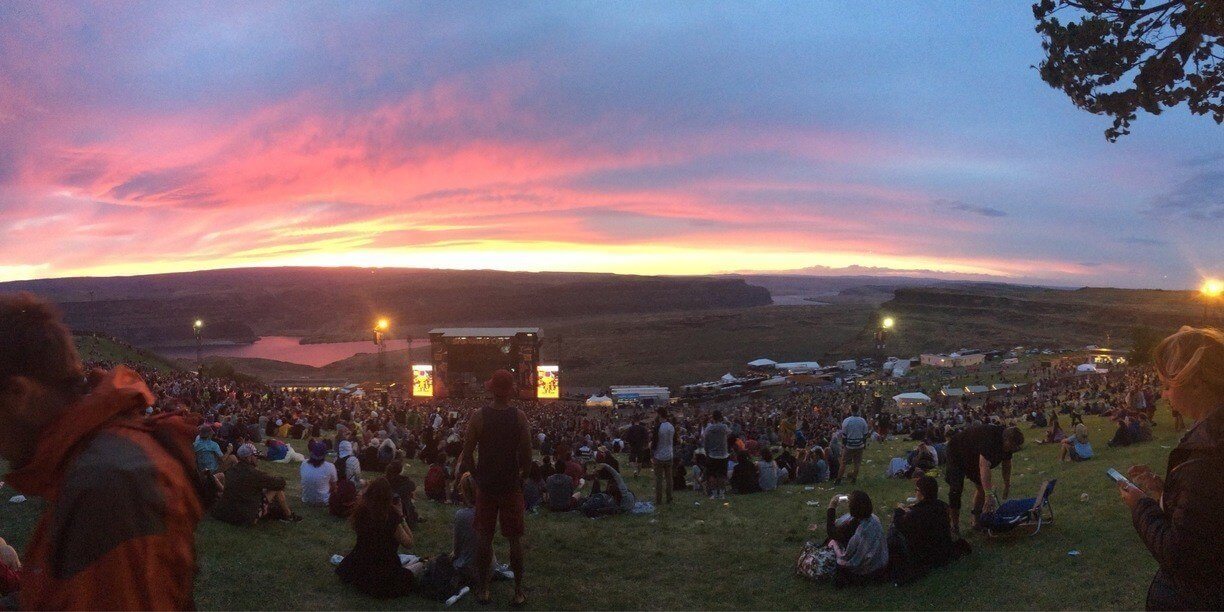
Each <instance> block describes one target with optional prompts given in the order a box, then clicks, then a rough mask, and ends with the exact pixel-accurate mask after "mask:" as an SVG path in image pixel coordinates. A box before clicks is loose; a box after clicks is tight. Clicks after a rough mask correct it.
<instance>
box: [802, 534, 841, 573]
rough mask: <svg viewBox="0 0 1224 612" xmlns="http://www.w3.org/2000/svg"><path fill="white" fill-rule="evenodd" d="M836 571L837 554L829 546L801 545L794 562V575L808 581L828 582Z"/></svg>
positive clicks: (811, 543)
mask: <svg viewBox="0 0 1224 612" xmlns="http://www.w3.org/2000/svg"><path fill="white" fill-rule="evenodd" d="M836 569H837V553H835V552H834V551H833V549H832V548H831V547H829V546H820V545H818V544H816V543H815V542H808V543H806V544H804V545H803V550H802V551H801V552H800V553H799V559H798V560H796V561H795V575H796V576H799V577H800V578H806V579H808V580H829V579H831V578H832V577H833V573H834V571H836Z"/></svg>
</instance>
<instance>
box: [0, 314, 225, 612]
mask: <svg viewBox="0 0 1224 612" xmlns="http://www.w3.org/2000/svg"><path fill="white" fill-rule="evenodd" d="M153 402H154V398H153V394H152V393H151V392H150V391H149V389H148V387H147V386H145V383H144V381H143V380H141V378H140V376H139V375H137V374H136V373H135V372H133V371H132V370H130V369H128V368H125V367H122V366H119V367H117V368H115V369H114V371H112V372H102V371H95V372H93V373H91V374H90V375H89V376H88V377H87V376H86V375H85V374H84V373H83V371H82V366H81V363H80V358H79V357H78V356H77V353H76V349H75V348H74V347H73V344H72V336H71V334H70V333H69V332H68V329H67V328H65V327H64V325H63V323H61V322H60V318H59V313H58V312H57V311H56V310H55V309H54V308H53V307H52V306H50V305H49V304H47V303H46V302H43V301H41V300H39V299H37V298H35V297H33V296H31V295H29V294H18V295H16V296H2V295H0V457H3V458H4V459H6V460H8V462H9V464H10V466H11V467H12V470H13V471H12V472H10V473H9V474H8V475H7V477H6V480H8V483H9V484H10V485H11V486H13V487H14V488H15V489H17V490H18V491H20V492H21V493H23V494H25V495H35V496H39V497H42V498H44V499H45V500H46V505H45V507H44V510H43V514H42V516H41V517H40V519H39V522H38V525H37V527H36V528H35V531H34V534H33V536H32V537H31V539H30V542H29V543H28V544H27V546H26V550H25V554H24V557H25V562H24V566H23V568H22V571H21V575H20V578H21V580H20V590H19V591H18V602H17V603H18V604H19V605H20V607H21V608H23V609H43V610H46V609H101V610H132V609H187V608H191V607H193V606H194V603H193V598H192V590H193V581H194V578H195V570H196V566H195V527H196V523H198V522H199V520H200V517H201V515H202V514H203V510H202V507H201V502H200V498H199V495H198V494H197V492H196V491H197V489H196V487H195V481H196V477H195V459H194V455H193V453H192V450H191V442H192V434H193V431H194V425H195V424H194V423H193V422H192V421H191V419H190V418H189V417H187V416H185V415H159V416H145V414H144V411H145V408H147V407H148V406H151V405H152V404H153Z"/></svg>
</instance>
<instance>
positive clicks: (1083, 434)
mask: <svg viewBox="0 0 1224 612" xmlns="http://www.w3.org/2000/svg"><path fill="white" fill-rule="evenodd" d="M1075 439H1076V441H1078V442H1087V441H1088V427H1087V426H1086V425H1084V424H1083V423H1080V424H1078V425H1076V426H1075Z"/></svg>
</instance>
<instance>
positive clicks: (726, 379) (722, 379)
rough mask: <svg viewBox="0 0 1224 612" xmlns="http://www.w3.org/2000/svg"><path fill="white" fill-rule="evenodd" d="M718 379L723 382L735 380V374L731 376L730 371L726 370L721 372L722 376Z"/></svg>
mask: <svg viewBox="0 0 1224 612" xmlns="http://www.w3.org/2000/svg"><path fill="white" fill-rule="evenodd" d="M719 380H721V381H723V382H735V376H733V375H732V374H731V373H730V372H727V373H726V374H723V375H722V378H720V379H719Z"/></svg>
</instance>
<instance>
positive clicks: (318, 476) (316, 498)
mask: <svg viewBox="0 0 1224 612" xmlns="http://www.w3.org/2000/svg"><path fill="white" fill-rule="evenodd" d="M310 447H311V448H310V459H307V460H306V461H303V462H302V466H301V467H300V468H298V475H299V476H300V477H301V480H302V503H304V504H306V505H307V506H313V507H316V508H325V507H327V504H328V501H329V500H330V499H331V494H332V491H334V490H335V489H336V483H337V482H338V481H339V477H338V476H336V466H334V465H332V464H330V463H328V462H327V450H326V448H325V447H324V446H323V445H321V444H311V445H310Z"/></svg>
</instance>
